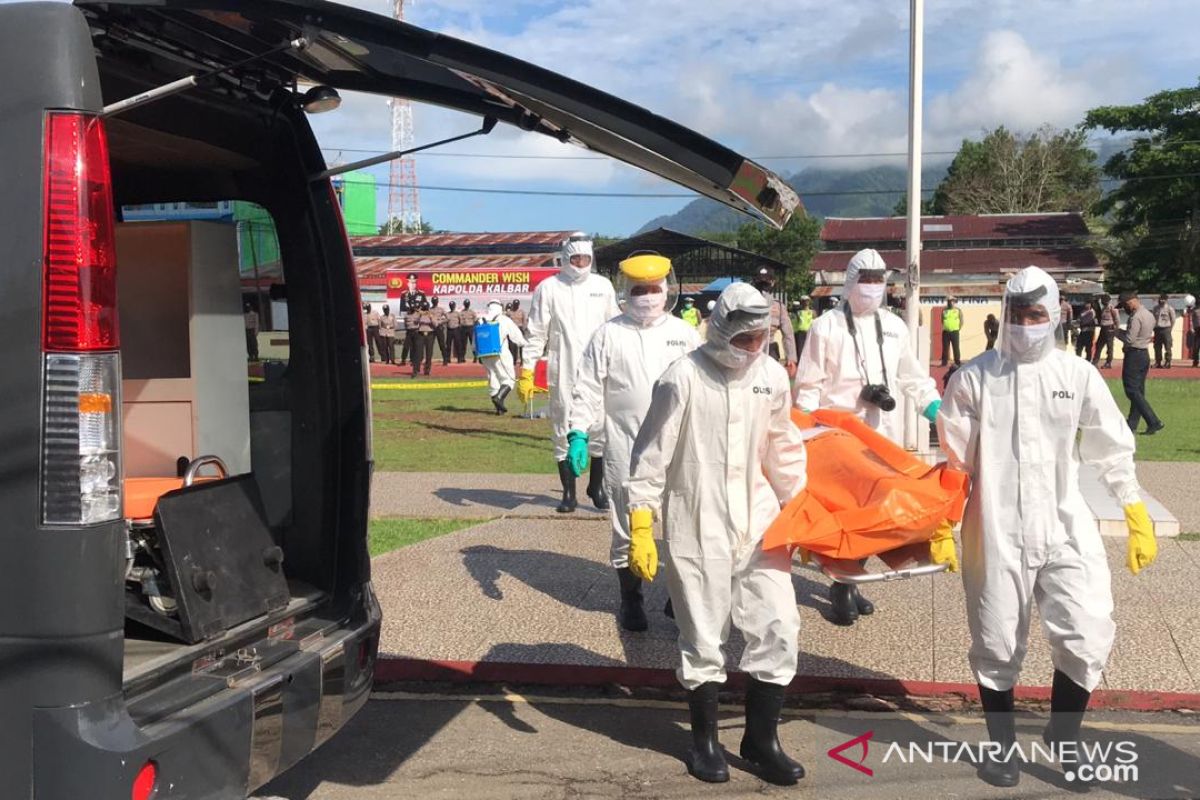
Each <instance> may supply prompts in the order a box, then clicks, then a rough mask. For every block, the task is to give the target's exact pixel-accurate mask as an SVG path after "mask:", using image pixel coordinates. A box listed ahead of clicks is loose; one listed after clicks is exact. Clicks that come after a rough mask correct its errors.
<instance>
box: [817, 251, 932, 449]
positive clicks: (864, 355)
mask: <svg viewBox="0 0 1200 800" xmlns="http://www.w3.org/2000/svg"><path fill="white" fill-rule="evenodd" d="M862 272H875V273H884V274H885V276H886V272H887V266H886V265H885V264H884V262H883V258H882V257H881V256H880V255H879V253H877V252H876V251H874V250H869V249H868V250H861V251H859V252H858V253H856V254H855V255H854V257H853V258H851V259H850V263H849V265H848V266H847V267H846V283H845V288H844V290H843V295H842V296H843V298H845V299H844V300H843V303H842V307H841V308H840V309H837V310H835V311H831V312H827V313H825V314H822V315H821V316H819V317H817V318H816V319H815V320H813V323H812V327H811V328H809V330H808V339H807V340H806V342H805V345H804V351H803V352H802V353H801V354H800V364H799V366H798V367H797V369H796V381H795V391H796V407H797V408H799V409H800V410H801V411H806V412H811V411H815V410H816V409H818V408H828V407H839V408H848V409H852V410H853V411H855V412H856V413H857V414H858V416H859V417H861V418H862V419H863V420H864V421H865V422H866V423H867V424H868V425H870V426H871V427H872V428H874V429H875V430H877V431H879V432H880V433H882V434H883V435H884V436H887V437H888V438H889V439H891V440H892V441H894V442H900V441H902V440H903V438H904V415H903V413H902V412H901V410H900V408H896V409H895V410H893V411H884V410H882V409H881V408H880V407H879V406H877V405H873V404H871V403H868V402H867V401H866V400H864V399H862V397H861V394H862V390H863V387H864V386H866V385H867V384H884V383H886V385H887V386H888V389H889V390H890V391H891V392H892V396H893V397H894V398H896V399H897V400H899V399H900V395H905V396H907V397H909V398H911V399H912V400H913V402H915V403H916V405H917V408H918V409H919V410H924V409H926V408H928V407H929V405H930V403H932V402H933V401H935V400H937V399H938V392H937V384H936V383H935V382H934V380H933V378H931V377H930V376H929V372H928V370H922V369H921V362H920V361H918V360H917V357H916V356H915V355H913V352H912V346H911V344H910V342H909V338H908V328H907V326H905V324H904V321H903V320H902V319H900V318H899V317H897V316H896V315H895V314H892V313H890V312H888V311H887V310H886V309H883V310H881V307H882V305H883V299H884V296H885V294H886V290H887V283H886V278H885V281H884V282H883V283H872V284H863V283H859V280H858V279H859V275H860V274H861V273H862ZM847 311H849V316H850V318H852V319H853V323H854V334H853V335H852V334H851V333H850V322H849V321H848V319H847V313H846V312H847ZM877 320H878V324H879V326H880V327H879V328H877V326H876V321H877ZM880 328H881V329H882V334H883V335H882V345H881V343H880V336H879V332H880ZM856 342H857V347H855V344H856ZM881 352H882V360H881ZM885 373H886V374H885ZM885 377H886V381H885Z"/></svg>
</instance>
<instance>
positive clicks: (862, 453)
mask: <svg viewBox="0 0 1200 800" xmlns="http://www.w3.org/2000/svg"><path fill="white" fill-rule="evenodd" d="M792 421H793V422H794V423H795V424H796V425H797V427H799V428H800V429H801V430H802V431H804V436H805V440H806V441H805V445H806V447H807V449H808V485H807V487H806V489H805V491H803V492H801V493H800V494H799V495H798V496H797V497H795V498H794V499H793V500H792V501H791V502H790V503H789V504H788V505H787V506H786V507H785V508H784V509H783V511H782V512H780V514H779V517H778V518H777V519H776V520H775V522H774V523H773V524H772V525H771V527H770V528H768V529H767V532H766V534H765V536H764V538H763V547H764V548H768V549H769V548H774V547H792V548H796V549H799V550H802V551H804V554H805V556H804V560H805V561H806V562H808V563H810V564H812V565H814V566H815V567H816V568H818V569H820V570H821V571H822V572H824V573H825V574H826V575H828V576H829V577H830V578H833V579H835V580H837V581H839V582H841V583H873V582H878V581H888V580H900V579H906V578H915V577H918V576H920V575H929V574H933V573H937V572H941V571H943V570H944V569H946V566H945V565H944V564H934V563H932V562H931V561H930V559H929V539H930V538H931V536H932V535H933V532H934V531H935V530H936V529H937V527H938V525H939V524H941V523H942V522H943V521H944V520H949V521H951V522H958V521H959V520H961V519H962V514H963V506H964V504H965V502H966V493H967V476H966V474H965V473H963V472H960V471H958V470H955V469H952V468H951V467H949V466H948V465H946V464H937V465H933V466H931V465H929V464H927V463H925V462H924V461H922V460H920V459H919V458H917V457H915V456H914V455H913V454H911V453H909V452H907V451H906V450H904V449H903V448H902V447H900V446H899V445H897V444H895V443H894V442H892V441H891V440H889V439H888V438H887V437H885V436H883V435H881V434H879V433H878V432H877V431H875V430H874V429H872V428H871V427H869V426H868V425H867V424H866V423H864V422H863V421H862V420H860V419H859V418H858V417H857V416H855V415H854V414H853V413H852V412H850V411H842V410H834V409H822V410H819V411H816V412H813V413H812V414H805V413H803V412H800V411H793V412H792ZM872 556H875V557H878V558H879V560H880V561H882V562H883V564H884V565H885V566H886V567H887V569H886V570H883V571H868V570H867V569H866V568H865V567H864V566H863V564H862V561H863V560H864V559H868V558H870V557H872Z"/></svg>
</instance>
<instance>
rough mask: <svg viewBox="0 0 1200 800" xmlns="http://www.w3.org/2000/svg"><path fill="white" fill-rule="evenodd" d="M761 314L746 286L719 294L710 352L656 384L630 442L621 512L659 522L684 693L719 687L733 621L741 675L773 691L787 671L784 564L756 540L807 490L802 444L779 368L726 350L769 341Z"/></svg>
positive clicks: (791, 669) (790, 655)
mask: <svg viewBox="0 0 1200 800" xmlns="http://www.w3.org/2000/svg"><path fill="white" fill-rule="evenodd" d="M769 310H770V307H769V305H768V304H767V300H766V299H765V298H764V297H763V296H762V294H761V293H760V292H759V291H758V290H756V289H754V288H753V287H751V286H749V285H747V284H744V283H735V284H732V285H731V286H730V287H729V288H727V289H726V290H725V291H724V292H723V293H722V294H721V297H720V299H719V300H718V301H717V307H716V309H715V311H714V312H713V315H712V317H711V319H710V323H709V329H708V339H707V342H706V343H705V344H704V345H703V346H702V347H701V348H700V349H698V350H696V351H694V352H692V353H691V354H689V355H688V356H685V357H684V358H681V359H679V360H678V361H676V362H675V363H674V364H672V365H671V366H670V367H669V368H668V369H667V371H666V372H665V373H664V374H663V376H662V377H661V378H660V379H659V380H658V382H657V383H656V384H655V387H654V393H653V399H652V401H651V403H650V410H649V412H648V413H647V415H646V419H645V421H644V422H643V424H642V428H641V430H640V431H639V432H638V436H637V439H636V441H635V442H634V447H633V458H632V464H631V469H630V478H629V506H630V508H631V509H637V508H648V509H650V510H652V511H653V512H654V514H655V516H657V517H658V518H659V519H661V520H662V524H663V531H664V534H665V537H666V547H667V554H666V559H665V561H666V567H667V569H666V573H667V580H668V588H669V590H670V593H671V600H672V604H673V606H674V610H675V621H676V623H677V624H678V625H679V648H680V651H681V656H682V659H681V662H682V663H681V666H680V668H679V670H678V672H677V674H678V677H679V681H680V683H681V684H683V686H684V687H685V688H687V689H688V690H689V691H690V690H695V689H696V688H697V687H699V686H701V685H702V684H705V683H708V682H720V681H723V680H724V679H725V659H724V656H723V654H722V651H721V648H722V646H723V645H724V643H725V640H726V638H727V636H728V633H729V624H730V620H731V619H732V621H733V624H735V625H737V627H738V628H739V629H740V630H741V631H742V633H743V634H744V636H745V639H746V649H745V651H744V653H743V655H742V661H741V669H742V670H743V671H744V672H746V673H748V674H749V675H750V676H751V677H753V678H755V679H756V680H759V681H763V682H765V683H770V684H776V685H781V686H782V685H786V684H788V683H789V682H790V681H791V679H792V677H793V676H794V675H795V672H796V650H797V644H798V643H797V637H798V634H799V630H800V616H799V613H798V611H797V609H796V595H795V590H794V589H793V587H792V579H791V557H790V554H789V553H788V551H787V550H786V549H776V550H769V551H764V550H763V549H762V537H763V533H764V532H765V531H766V529H767V527H768V526H769V525H770V524H771V522H772V521H773V520H774V519H775V517H776V516H777V515H778V513H779V509H780V507H781V505H782V504H784V503H786V502H788V501H789V500H791V498H792V497H794V496H795V495H796V494H797V493H798V492H800V491H801V490H802V489H803V488H804V485H805V478H806V472H805V450H804V442H803V440H802V438H801V435H800V431H799V429H797V428H796V427H795V426H794V425H793V424H792V422H791V418H790V416H789V411H790V406H791V402H790V400H791V393H790V391H789V386H788V377H787V372H786V371H785V370H784V368H783V367H782V366H781V365H779V364H778V363H777V362H775V361H773V360H771V359H769V358H766V357H765V353H764V352H763V351H760V352H758V353H756V354H749V353H746V352H745V351H742V350H738V349H737V348H735V347H732V346H731V344H730V341H731V340H732V339H733V337H734V336H736V335H737V334H739V333H741V332H744V331H760V332H765V331H767V330H768V328H769V324H770V321H769V316H768V315H769ZM763 350H764V351H765V345H764V348H763Z"/></svg>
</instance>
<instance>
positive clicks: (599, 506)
mask: <svg viewBox="0 0 1200 800" xmlns="http://www.w3.org/2000/svg"><path fill="white" fill-rule="evenodd" d="M587 496H588V497H590V498H591V499H592V504H593V505H595V506H596V510H597V511H608V495H607V494H606V493H605V491H604V459H603V458H601V457H600V456H596V457H594V458H593V459H592V470H591V472H589V473H588V486H587Z"/></svg>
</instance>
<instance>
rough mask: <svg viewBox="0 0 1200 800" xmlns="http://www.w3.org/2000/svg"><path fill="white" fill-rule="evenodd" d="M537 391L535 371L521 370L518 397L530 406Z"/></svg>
mask: <svg viewBox="0 0 1200 800" xmlns="http://www.w3.org/2000/svg"><path fill="white" fill-rule="evenodd" d="M535 391H537V388H536V387H535V386H534V385H533V370H531V369H523V370H521V377H520V379H519V380H518V381H517V397H519V398H521V402H522V403H524V404H525V405H529V401H530V400H532V399H533V393H534V392H535Z"/></svg>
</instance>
